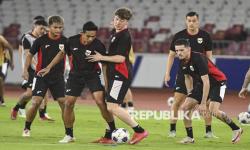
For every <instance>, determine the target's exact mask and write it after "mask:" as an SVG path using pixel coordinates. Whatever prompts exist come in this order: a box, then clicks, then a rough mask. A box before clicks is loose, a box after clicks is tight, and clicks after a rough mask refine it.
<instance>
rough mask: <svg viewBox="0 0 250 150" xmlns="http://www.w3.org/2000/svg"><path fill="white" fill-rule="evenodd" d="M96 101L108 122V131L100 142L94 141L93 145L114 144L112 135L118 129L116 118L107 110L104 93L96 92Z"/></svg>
mask: <svg viewBox="0 0 250 150" xmlns="http://www.w3.org/2000/svg"><path fill="white" fill-rule="evenodd" d="M93 96H94V100H95V102H96V104H97V106H98V107H99V110H100V112H101V114H102V117H103V118H104V119H105V121H106V122H107V125H108V126H107V129H106V131H105V135H104V136H103V137H101V138H100V139H98V140H95V141H93V143H103V144H113V141H112V140H111V134H112V132H113V131H114V130H115V129H116V127H115V122H114V117H113V115H112V114H111V113H110V112H109V111H108V110H107V105H106V103H105V101H104V93H103V91H96V92H93Z"/></svg>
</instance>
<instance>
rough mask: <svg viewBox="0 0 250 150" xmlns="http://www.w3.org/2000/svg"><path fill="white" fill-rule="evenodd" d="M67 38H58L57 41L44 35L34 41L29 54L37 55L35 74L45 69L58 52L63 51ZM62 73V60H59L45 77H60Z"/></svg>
mask: <svg viewBox="0 0 250 150" xmlns="http://www.w3.org/2000/svg"><path fill="white" fill-rule="evenodd" d="M66 42H67V38H66V37H64V36H60V37H58V38H57V39H51V38H50V37H49V34H45V35H43V36H41V37H39V38H38V39H36V40H35V41H34V44H33V45H32V47H31V49H30V53H31V54H32V55H35V54H36V53H37V65H36V73H37V72H38V71H40V70H41V69H43V68H45V67H47V66H48V65H49V64H50V62H51V61H52V60H53V59H54V57H55V56H56V55H57V53H58V52H59V51H60V50H64V49H65V45H66ZM63 72H64V60H61V61H60V62H59V63H58V64H56V65H55V66H54V67H53V68H51V70H50V72H49V73H48V74H47V75H46V76H48V77H50V76H54V77H56V76H58V75H59V76H61V75H63Z"/></svg>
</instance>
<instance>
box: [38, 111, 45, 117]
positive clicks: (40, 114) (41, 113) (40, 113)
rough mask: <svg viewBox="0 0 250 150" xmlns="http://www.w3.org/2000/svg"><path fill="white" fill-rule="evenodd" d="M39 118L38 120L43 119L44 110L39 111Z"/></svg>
mask: <svg viewBox="0 0 250 150" xmlns="http://www.w3.org/2000/svg"><path fill="white" fill-rule="evenodd" d="M39 116H40V118H43V117H45V110H44V109H39Z"/></svg>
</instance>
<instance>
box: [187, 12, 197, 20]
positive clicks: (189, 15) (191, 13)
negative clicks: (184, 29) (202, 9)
mask: <svg viewBox="0 0 250 150" xmlns="http://www.w3.org/2000/svg"><path fill="white" fill-rule="evenodd" d="M193 16H196V17H197V18H199V14H198V13H197V12H195V11H190V12H189V13H187V14H186V18H187V17H193Z"/></svg>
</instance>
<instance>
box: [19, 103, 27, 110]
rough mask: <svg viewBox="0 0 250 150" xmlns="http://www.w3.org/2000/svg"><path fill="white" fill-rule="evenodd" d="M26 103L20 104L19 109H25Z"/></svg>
mask: <svg viewBox="0 0 250 150" xmlns="http://www.w3.org/2000/svg"><path fill="white" fill-rule="evenodd" d="M26 104H27V102H24V103H23V104H20V107H19V108H20V109H25V107H26Z"/></svg>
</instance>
